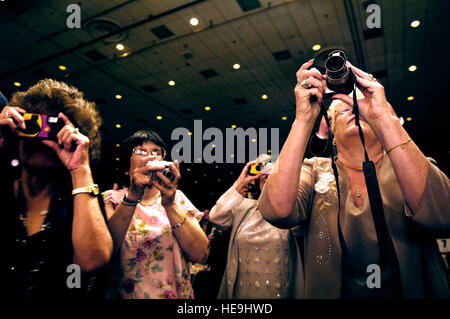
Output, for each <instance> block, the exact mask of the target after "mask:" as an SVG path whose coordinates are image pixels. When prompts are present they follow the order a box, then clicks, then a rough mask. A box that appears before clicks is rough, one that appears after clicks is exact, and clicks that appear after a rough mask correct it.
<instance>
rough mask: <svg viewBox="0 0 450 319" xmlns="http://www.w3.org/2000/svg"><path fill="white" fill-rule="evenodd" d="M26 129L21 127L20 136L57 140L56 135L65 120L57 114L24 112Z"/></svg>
mask: <svg viewBox="0 0 450 319" xmlns="http://www.w3.org/2000/svg"><path fill="white" fill-rule="evenodd" d="M23 119H24V121H25V129H21V128H19V132H18V133H17V135H18V136H21V137H28V138H39V139H48V140H54V141H56V135H57V134H58V132H59V131H60V130H61V129H62V128H63V127H64V122H63V120H62V119H60V118H59V117H57V116H48V115H44V114H34V113H25V114H23Z"/></svg>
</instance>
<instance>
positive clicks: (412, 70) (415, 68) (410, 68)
mask: <svg viewBox="0 0 450 319" xmlns="http://www.w3.org/2000/svg"><path fill="white" fill-rule="evenodd" d="M408 70H409V71H411V72H414V71H415V70H417V66H415V65H411V66H410V67H409V68H408Z"/></svg>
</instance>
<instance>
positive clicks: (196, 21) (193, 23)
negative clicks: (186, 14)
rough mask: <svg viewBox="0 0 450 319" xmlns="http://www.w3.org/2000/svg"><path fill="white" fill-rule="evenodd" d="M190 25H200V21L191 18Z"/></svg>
mask: <svg viewBox="0 0 450 319" xmlns="http://www.w3.org/2000/svg"><path fill="white" fill-rule="evenodd" d="M189 23H190V24H191V25H198V19H197V18H191V20H189Z"/></svg>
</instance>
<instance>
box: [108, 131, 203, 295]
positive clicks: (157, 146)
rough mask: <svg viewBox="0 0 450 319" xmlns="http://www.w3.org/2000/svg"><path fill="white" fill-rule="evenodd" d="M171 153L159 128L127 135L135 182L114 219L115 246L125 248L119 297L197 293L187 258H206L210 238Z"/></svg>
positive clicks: (117, 286)
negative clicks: (168, 156) (183, 187)
mask: <svg viewBox="0 0 450 319" xmlns="http://www.w3.org/2000/svg"><path fill="white" fill-rule="evenodd" d="M165 154H166V147H165V144H164V141H163V140H162V139H161V137H160V136H159V135H158V134H156V133H155V132H153V131H149V130H146V131H139V132H136V133H134V134H133V135H132V136H131V137H129V138H128V139H127V140H126V141H125V146H124V155H123V156H122V158H124V159H126V164H128V163H129V167H128V168H129V175H130V187H129V189H128V193H127V194H126V195H125V196H124V198H123V200H122V202H121V203H120V204H119V205H118V207H117V208H116V211H115V212H114V214H113V215H112V216H111V218H110V219H109V228H110V231H111V234H112V237H113V239H114V251H115V252H116V253H118V252H120V271H119V273H118V275H119V276H118V278H114V282H113V288H112V290H113V291H112V294H111V297H113V298H115V297H119V298H125V299H143V298H151V299H159V298H160V299H191V298H194V294H193V289H192V286H191V276H190V273H189V267H188V263H187V262H188V260H190V261H193V262H202V261H203V260H204V259H205V258H206V256H207V253H208V250H207V247H208V239H207V238H206V235H205V234H204V233H203V231H202V229H201V228H200V225H199V220H200V219H201V217H202V213H200V212H199V211H198V210H197V209H196V208H195V207H194V206H193V205H192V203H191V202H190V201H189V200H188V199H187V197H186V196H185V195H184V194H183V193H182V192H181V191H180V190H177V187H178V182H179V180H180V172H179V164H178V162H176V161H175V162H174V163H168V162H162V161H163V159H164V157H165ZM127 159H129V162H128V161H127ZM127 166H128V165H127ZM167 168H168V169H169V170H170V172H171V173H169V174H166V175H167V177H166V176H164V175H163V173H162V171H163V170H164V169H166V171H168V170H167ZM152 173H153V174H155V175H152ZM169 175H172V176H173V180H171V179H169V178H168V177H169Z"/></svg>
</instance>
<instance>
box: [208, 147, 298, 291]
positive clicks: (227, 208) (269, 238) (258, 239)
mask: <svg viewBox="0 0 450 319" xmlns="http://www.w3.org/2000/svg"><path fill="white" fill-rule="evenodd" d="M268 159H270V156H268V155H265V156H260V157H258V159H257V162H262V161H264V160H268ZM254 163H256V162H250V163H248V164H247V165H246V166H245V167H244V169H243V170H242V173H241V175H240V176H239V178H238V179H237V180H236V182H235V183H234V184H233V186H232V187H230V189H229V190H228V191H226V192H225V193H224V194H223V195H222V196H221V197H220V198H219V200H218V201H217V203H216V205H215V206H214V207H213V208H212V209H211V212H210V213H209V219H210V222H211V223H213V224H214V225H215V226H217V227H219V228H221V229H228V228H230V227H231V235H230V242H229V246H228V258H227V265H226V269H225V272H224V276H223V279H222V284H221V287H220V291H219V295H218V298H225V299H286V298H303V296H304V295H303V270H302V263H301V260H300V254H299V250H298V247H297V241H296V238H295V236H297V235H299V233H298V232H297V231H296V229H278V228H276V227H274V226H272V225H271V224H269V223H268V222H267V221H265V220H264V219H263V218H262V216H261V214H260V213H259V211H258V208H257V199H251V198H246V195H247V189H248V188H247V187H248V185H249V184H252V185H253V186H255V187H256V189H257V192H256V193H258V194H259V193H260V191H261V189H262V187H263V186H264V183H265V181H266V179H267V174H268V173H267V170H263V171H262V172H261V173H260V174H258V175H254V176H252V175H250V174H249V168H250V165H251V164H254ZM269 167H270V164H268V165H267V166H266V168H269ZM256 196H258V195H256ZM256 198H257V197H256Z"/></svg>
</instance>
